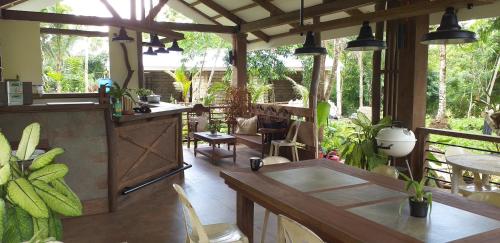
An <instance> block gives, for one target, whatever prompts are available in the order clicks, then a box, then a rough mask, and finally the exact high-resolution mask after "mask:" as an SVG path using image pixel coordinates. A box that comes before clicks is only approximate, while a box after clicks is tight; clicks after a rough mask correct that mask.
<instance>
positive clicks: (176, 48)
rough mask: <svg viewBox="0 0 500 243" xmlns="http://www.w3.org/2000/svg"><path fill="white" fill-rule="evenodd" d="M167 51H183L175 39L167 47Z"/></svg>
mask: <svg viewBox="0 0 500 243" xmlns="http://www.w3.org/2000/svg"><path fill="white" fill-rule="evenodd" d="M168 51H180V52H183V51H184V49H182V48H180V47H179V44H178V43H177V40H174V42H172V46H171V47H169V48H168Z"/></svg>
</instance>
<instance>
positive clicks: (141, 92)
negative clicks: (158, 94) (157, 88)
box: [135, 88, 153, 97]
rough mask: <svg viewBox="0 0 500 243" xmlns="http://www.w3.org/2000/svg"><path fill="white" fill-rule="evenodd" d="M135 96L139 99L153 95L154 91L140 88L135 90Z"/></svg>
mask: <svg viewBox="0 0 500 243" xmlns="http://www.w3.org/2000/svg"><path fill="white" fill-rule="evenodd" d="M135 94H136V95H137V96H139V97H145V96H149V95H152V94H153V91H152V90H150V89H146V88H140V89H136V90H135Z"/></svg>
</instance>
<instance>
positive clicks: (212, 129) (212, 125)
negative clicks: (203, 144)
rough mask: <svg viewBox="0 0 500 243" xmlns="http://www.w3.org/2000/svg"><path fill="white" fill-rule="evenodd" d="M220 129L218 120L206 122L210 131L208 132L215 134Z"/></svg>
mask: <svg viewBox="0 0 500 243" xmlns="http://www.w3.org/2000/svg"><path fill="white" fill-rule="evenodd" d="M219 129H220V123H219V122H218V121H211V122H210V123H209V124H208V130H209V131H210V134H212V135H215V134H217V132H218V131H219Z"/></svg>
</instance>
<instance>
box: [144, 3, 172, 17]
mask: <svg viewBox="0 0 500 243" xmlns="http://www.w3.org/2000/svg"><path fill="white" fill-rule="evenodd" d="M167 2H168V0H160V2H159V3H158V4H157V5H156V6H154V7H153V8H152V9H151V10H150V11H149V14H148V16H147V17H146V18H147V19H149V20H154V19H155V17H156V15H158V13H160V10H161V9H162V8H163V6H165V4H167Z"/></svg>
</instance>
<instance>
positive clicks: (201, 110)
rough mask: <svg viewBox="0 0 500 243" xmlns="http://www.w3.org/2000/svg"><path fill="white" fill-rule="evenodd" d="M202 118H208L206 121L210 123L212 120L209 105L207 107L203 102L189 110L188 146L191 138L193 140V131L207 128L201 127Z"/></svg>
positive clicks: (201, 130)
mask: <svg viewBox="0 0 500 243" xmlns="http://www.w3.org/2000/svg"><path fill="white" fill-rule="evenodd" d="M202 119H207V120H206V121H205V122H204V123H206V124H205V125H208V123H210V122H211V121H212V112H211V109H210V108H209V107H205V106H203V105H202V104H196V105H194V106H193V108H192V109H191V110H190V111H189V112H187V125H188V134H187V137H186V139H187V147H188V148H189V147H190V144H191V140H193V139H194V138H193V133H195V132H203V131H205V130H206V129H205V128H202V127H199V124H200V123H201V120H202Z"/></svg>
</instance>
